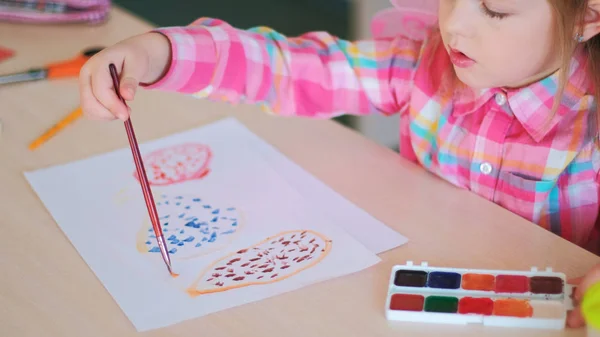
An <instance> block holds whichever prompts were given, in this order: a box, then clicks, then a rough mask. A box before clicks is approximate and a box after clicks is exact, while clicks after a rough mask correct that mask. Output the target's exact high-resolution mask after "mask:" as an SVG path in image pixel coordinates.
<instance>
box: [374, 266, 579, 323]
mask: <svg viewBox="0 0 600 337" xmlns="http://www.w3.org/2000/svg"><path fill="white" fill-rule="evenodd" d="M572 291H573V286H571V285H569V284H567V282H566V277H565V275H564V274H562V273H557V272H553V271H552V269H551V268H548V269H546V270H544V271H539V270H538V269H537V268H535V267H534V268H531V270H530V271H506V270H480V269H458V268H436V267H429V266H428V264H427V263H426V262H425V263H422V264H421V265H414V264H413V262H412V261H408V262H407V263H406V264H405V265H397V266H394V267H393V268H392V273H391V276H390V280H389V287H388V293H387V300H386V304H385V305H386V308H385V312H386V317H387V319H388V320H391V321H405V322H426V323H443V324H482V325H486V326H505V327H523V328H539V329H563V328H564V327H565V324H566V317H567V312H568V310H571V309H572V308H573V304H572V299H571V294H572Z"/></svg>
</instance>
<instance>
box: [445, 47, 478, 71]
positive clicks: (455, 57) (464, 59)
mask: <svg viewBox="0 0 600 337" xmlns="http://www.w3.org/2000/svg"><path fill="white" fill-rule="evenodd" d="M448 55H450V61H451V62H452V64H454V65H455V66H457V67H460V68H468V67H470V66H472V65H473V64H475V60H473V59H472V58H470V57H468V56H467V55H465V54H463V53H462V52H460V51H458V50H456V49H452V48H450V49H449V50H448Z"/></svg>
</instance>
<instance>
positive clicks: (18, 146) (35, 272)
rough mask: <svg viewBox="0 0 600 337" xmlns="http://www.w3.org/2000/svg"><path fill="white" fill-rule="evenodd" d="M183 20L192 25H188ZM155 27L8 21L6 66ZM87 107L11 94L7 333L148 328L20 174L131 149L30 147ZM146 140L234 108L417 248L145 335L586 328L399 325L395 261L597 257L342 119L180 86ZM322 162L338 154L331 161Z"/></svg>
mask: <svg viewBox="0 0 600 337" xmlns="http://www.w3.org/2000/svg"><path fill="white" fill-rule="evenodd" d="M182 24H185V23H183V22H182ZM150 28H151V26H150V25H149V24H147V23H144V22H143V21H141V20H139V19H137V18H136V17H133V16H131V15H129V14H127V13H125V12H124V11H121V10H119V9H115V10H114V12H113V15H112V19H111V20H110V22H109V23H108V24H107V25H104V26H99V27H81V26H62V27H36V26H19V25H9V24H0V41H1V43H2V44H3V45H5V46H7V47H9V48H13V49H15V50H16V52H17V54H16V58H14V59H12V60H10V61H7V62H4V63H1V64H0V72H2V73H6V72H11V71H16V70H20V69H23V68H28V67H32V66H37V65H40V64H44V63H46V62H50V61H54V60H61V59H64V58H67V57H71V56H72V55H75V53H77V52H79V51H80V50H81V49H83V48H85V47H88V46H90V45H97V44H101V45H109V44H111V43H114V42H117V41H119V40H121V39H123V38H126V37H128V36H130V35H134V34H137V33H141V32H144V31H146V30H148V29H150ZM77 105H78V92H77V84H76V81H75V80H64V81H57V82H54V83H49V82H36V83H27V84H22V85H15V86H11V87H3V88H0V107H1V108H0V119H1V120H2V121H3V124H4V126H3V132H2V134H1V135H0V158H1V159H0V186H1V187H0V191H1V193H0V200H1V202H0V214H1V215H2V217H0V228H1V229H2V231H3V235H2V243H1V244H0V262H1V264H0V267H1V268H2V269H1V270H2V277H0V335H2V336H10V337H20V336H36V337H38V336H48V337H50V336H61V337H70V336H89V337H92V336H102V337H105V336H137V335H138V333H137V332H136V331H135V329H134V328H133V326H132V325H131V324H130V322H129V321H128V319H127V318H126V317H125V315H124V314H123V313H122V312H121V310H120V309H119V307H118V306H117V305H116V303H115V302H114V301H113V299H112V298H111V296H110V295H109V293H108V292H107V291H105V289H104V288H103V287H102V284H101V283H99V281H98V280H97V279H96V277H95V276H94V274H93V273H92V271H91V270H90V269H89V268H88V267H87V265H86V264H85V262H84V261H83V260H82V259H81V258H80V256H79V255H78V254H77V252H76V251H75V249H74V248H73V247H72V246H71V244H70V243H69V241H68V240H67V238H66V237H65V235H63V233H62V232H61V230H60V229H59V227H58V226H57V225H56V224H55V223H54V221H53V219H52V217H51V216H50V214H49V213H48V212H47V211H46V209H45V208H44V207H43V205H42V203H41V202H40V200H39V199H38V198H37V197H36V195H35V193H34V192H33V191H32V190H31V189H30V187H29V185H28V183H27V182H26V180H25V179H24V177H23V171H27V170H32V169H37V168H41V167H46V166H50V165H55V164H61V163H66V162H69V161H72V160H76V159H80V158H83V157H88V156H92V155H96V154H100V153H103V152H107V151H112V150H114V149H117V148H124V147H127V146H128V144H127V139H126V136H125V132H124V130H123V125H122V123H119V122H115V123H102V122H93V121H88V120H80V121H78V122H77V123H76V124H74V125H72V126H71V127H69V128H67V129H66V130H64V131H63V132H62V133H61V134H59V136H58V137H56V138H54V139H52V140H51V141H50V142H48V143H46V144H45V145H43V146H42V147H41V148H40V149H38V150H37V151H35V152H30V151H28V150H27V144H28V143H29V142H30V141H31V140H33V139H34V138H35V137H37V136H38V135H39V134H41V132H43V131H44V130H45V129H46V128H47V127H48V126H50V125H52V124H53V123H54V122H56V121H57V120H59V119H60V118H61V117H62V116H63V115H65V114H66V113H68V112H69V111H71V110H72V109H74V108H75V107H76V106H77ZM132 108H133V111H134V112H136V116H135V119H136V122H135V123H136V132H137V134H138V137H139V140H140V142H143V141H146V140H150V139H154V138H158V137H163V136H166V135H169V134H172V133H175V132H179V131H182V130H186V129H189V128H193V127H197V126H199V125H202V124H204V123H208V122H211V121H215V120H217V119H220V118H223V117H225V116H231V115H234V116H235V117H237V118H239V119H240V120H241V121H242V122H243V123H244V124H245V125H247V126H248V127H249V128H250V129H251V130H252V131H253V132H255V133H257V134H258V135H260V136H261V137H263V138H264V139H265V140H266V141H268V142H270V143H272V144H274V145H275V146H276V147H277V148H278V149H279V150H280V151H282V152H283V153H284V154H285V155H287V156H289V157H290V158H291V159H292V160H294V161H295V162H297V163H298V164H300V165H301V166H302V167H304V168H305V169H306V170H307V171H309V172H310V173H312V174H314V175H315V176H316V177H318V178H320V179H322V180H323V181H324V182H325V183H327V184H328V185H330V186H331V187H333V188H334V189H336V190H337V191H338V192H340V193H341V194H342V195H343V196H345V197H347V198H348V199H350V200H351V201H353V202H355V203H356V204H358V205H359V206H360V207H362V208H364V209H366V210H367V211H368V212H370V213H371V214H373V215H375V216H376V217H378V218H379V219H381V220H382V221H384V222H385V223H387V224H389V225H390V226H392V227H393V228H395V229H396V230H398V231H399V232H400V233H402V234H404V235H406V236H407V237H408V238H409V239H410V242H409V243H408V244H407V245H405V246H402V247H400V248H398V249H395V250H393V251H389V252H387V253H384V254H382V255H381V256H382V258H383V259H384V261H383V262H382V263H380V264H378V265H377V266H375V267H373V268H370V269H368V270H366V271H364V272H361V273H357V274H353V275H351V276H348V277H344V278H339V279H336V280H333V281H330V282H325V283H321V284H318V285H315V286H312V287H308V288H305V289H302V290H300V291H295V292H292V293H288V294H285V295H281V296H277V297H274V298H271V299H268V300H264V301H261V302H257V303H253V304H250V305H245V306H242V307H238V308H235V309H232V310H228V311H225V312H221V313H218V314H214V315H211V316H208V317H204V318H199V319H195V320H191V321H186V322H184V323H181V324H178V325H175V326H171V327H168V328H164V329H159V330H155V331H151V332H147V333H144V335H147V336H211V337H219V336H227V337H230V336H286V337H294V336H307V335H308V336H345V337H353V336H357V337H359V336H360V337H362V336H399V335H402V336H484V335H490V336H495V335H498V336H500V335H501V336H505V335H512V336H554V335H556V336H562V335H565V336H580V335H582V334H583V331H582V330H579V331H571V330H569V331H564V332H562V331H561V332H556V333H554V332H552V333H548V332H546V331H541V332H540V331H512V330H508V329H497V328H496V329H493V328H483V327H469V328H465V327H458V326H431V325H420V324H396V323H389V322H387V321H386V320H385V317H384V315H383V307H384V301H385V293H386V284H387V281H388V275H389V271H390V268H391V267H392V265H393V264H396V263H404V262H405V261H406V260H414V261H415V262H420V261H428V262H429V263H430V265H438V266H454V267H473V268H493V269H529V268H530V267H531V266H538V267H540V268H544V267H546V266H552V267H553V268H554V269H555V270H557V271H563V272H565V273H567V274H568V276H569V277H576V276H580V275H581V274H583V273H584V272H586V271H587V270H588V269H589V268H590V267H592V266H593V265H594V264H596V263H598V262H600V259H599V258H598V257H596V256H594V255H592V254H590V253H587V252H585V251H584V250H582V249H580V248H578V247H576V246H574V245H572V244H570V243H568V242H566V241H564V240H562V239H560V238H558V237H556V236H554V235H553V234H550V233H548V232H546V231H544V230H543V229H540V228H538V227H536V226H534V225H532V224H530V223H528V222H526V221H525V220H522V219H521V218H519V217H517V216H515V215H513V214H511V213H509V212H507V211H505V210H503V209H501V208H500V207H498V206H496V205H494V204H492V203H489V202H487V201H484V200H482V199H481V198H479V197H477V196H475V195H474V194H471V193H470V192H468V191H462V190H458V189H456V188H454V187H452V186H450V185H449V184H446V183H444V182H442V181H440V180H439V179H437V178H435V177H433V176H432V175H430V174H428V173H426V172H424V171H423V170H421V169H420V168H418V167H416V166H414V165H412V164H410V163H407V162H405V161H403V160H402V159H400V158H399V157H398V155H397V154H396V153H394V152H392V151H391V150H388V149H386V148H383V147H381V146H379V145H377V144H376V143H374V142H372V141H370V140H368V139H365V138H364V137H363V136H361V135H360V134H358V133H356V132H354V131H352V130H350V129H347V128H345V127H343V126H341V125H339V124H337V123H335V122H333V121H314V120H305V119H297V118H278V117H271V116H268V115H266V114H264V113H262V112H261V111H260V110H259V109H258V108H257V107H253V106H245V105H242V106H238V107H235V108H234V107H231V106H229V105H226V104H221V103H210V102H206V101H201V100H197V99H195V98H191V97H186V96H182V95H176V94H168V93H160V92H145V91H141V92H140V93H139V96H138V98H137V100H136V101H135V102H134V103H133V104H132ZM319 158H328V160H320V159H319Z"/></svg>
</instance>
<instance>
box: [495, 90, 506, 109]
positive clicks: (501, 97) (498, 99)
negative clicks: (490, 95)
mask: <svg viewBox="0 0 600 337" xmlns="http://www.w3.org/2000/svg"><path fill="white" fill-rule="evenodd" d="M494 99H496V104H498V105H500V106H502V105H504V104H506V95H505V94H503V93H501V92H499V93H497V94H496V95H495V96H494Z"/></svg>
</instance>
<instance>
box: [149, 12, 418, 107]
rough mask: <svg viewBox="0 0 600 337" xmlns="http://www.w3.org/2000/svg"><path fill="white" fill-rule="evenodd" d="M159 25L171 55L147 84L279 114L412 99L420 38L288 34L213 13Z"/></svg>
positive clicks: (399, 104)
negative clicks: (242, 25) (182, 23)
mask: <svg viewBox="0 0 600 337" xmlns="http://www.w3.org/2000/svg"><path fill="white" fill-rule="evenodd" d="M157 31H158V32H160V33H162V34H164V35H165V36H166V37H167V38H168V39H169V41H170V43H171V51H172V61H171V65H170V67H169V69H168V71H167V73H166V74H165V75H164V76H163V77H162V78H161V79H160V80H159V81H158V82H156V83H152V84H150V85H146V87H147V88H150V89H157V90H165V91H176V92H180V93H187V94H194V95H196V96H199V97H206V98H208V99H211V100H223V101H227V102H231V103H237V102H246V103H257V104H263V105H264V106H265V108H266V109H267V110H270V111H271V112H273V113H275V114H280V115H295V116H310V117H324V118H329V117H334V116H337V115H341V114H346V113H349V114H358V115H365V114H371V113H383V114H393V113H396V112H398V111H399V110H401V109H402V108H403V107H404V105H405V103H406V102H407V100H408V97H409V92H410V89H411V86H412V77H413V72H414V69H415V67H416V65H417V62H418V59H419V54H420V52H421V43H420V42H415V41H410V40H407V39H401V38H396V39H381V40H369V41H360V42H349V41H344V40H341V39H338V38H336V37H334V36H332V35H329V34H327V33H324V32H311V33H307V34H304V35H302V36H299V37H295V38H288V37H285V36H284V35H282V34H280V33H278V32H276V31H273V30H272V29H269V28H264V27H259V28H256V29H252V30H239V29H236V28H233V27H231V26H230V25H228V24H227V23H225V22H223V21H220V20H216V19H210V18H201V19H199V20H197V21H195V22H194V23H193V24H191V25H190V26H187V27H170V28H162V29H158V30H157Z"/></svg>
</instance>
